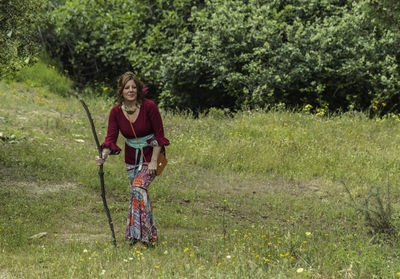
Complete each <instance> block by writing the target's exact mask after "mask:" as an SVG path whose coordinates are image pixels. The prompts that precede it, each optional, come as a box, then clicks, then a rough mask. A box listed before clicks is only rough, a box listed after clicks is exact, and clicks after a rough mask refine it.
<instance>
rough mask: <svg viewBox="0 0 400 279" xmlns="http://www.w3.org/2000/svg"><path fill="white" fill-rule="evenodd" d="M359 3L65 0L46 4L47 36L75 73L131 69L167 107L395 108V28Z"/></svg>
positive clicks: (93, 75) (109, 75)
mask: <svg viewBox="0 0 400 279" xmlns="http://www.w3.org/2000/svg"><path fill="white" fill-rule="evenodd" d="M371 1H372V0H371ZM371 3H372V2H371ZM385 3H386V2H385ZM365 7H366V6H365V2H353V1H347V0H332V1H317V0H311V1H300V0H286V1H275V0H274V1H258V0H250V1H245V2H243V1H239V0H229V1H219V0H208V1H204V2H203V1H199V0H198V1H195V0H160V1H144V0H140V1H122V0H113V1H93V0H84V1H78V0H72V1H67V2H66V3H65V4H64V5H61V6H59V7H58V8H57V9H55V10H54V11H53V12H52V13H51V25H52V26H53V27H54V29H53V32H54V35H55V37H54V38H53V39H52V40H50V41H49V44H50V46H51V47H50V50H51V51H52V52H53V54H54V55H57V56H60V57H61V59H62V60H63V62H64V64H65V66H66V67H67V68H68V70H69V71H70V74H71V75H72V77H73V78H74V80H77V81H79V82H81V83H85V82H87V81H91V82H94V81H95V82H97V83H99V82H100V83H102V82H105V83H107V84H111V86H115V83H116V82H115V81H116V78H117V77H118V76H119V75H120V74H121V73H122V72H124V71H126V70H133V71H134V72H136V73H137V74H138V75H139V76H140V77H141V78H142V79H143V80H144V81H145V83H147V84H148V85H149V86H150V92H152V96H153V98H158V100H159V103H160V105H161V106H164V107H167V108H179V109H185V108H186V109H187V108H189V109H192V110H200V111H201V110H203V109H205V108H210V107H217V108H222V107H225V108H231V109H243V108H246V107H267V106H270V107H271V106H274V105H275V104H279V103H284V104H286V105H287V106H288V107H297V106H304V105H306V104H311V105H313V106H314V107H324V108H327V109H329V110H331V111H335V110H348V109H356V110H366V109H368V108H371V109H372V108H373V106H374V105H375V102H376V101H378V102H380V103H385V104H386V106H385V108H384V109H382V110H379V112H380V113H381V114H385V113H389V112H398V111H399V110H400V107H398V104H397V102H396V100H397V99H398V98H399V94H400V93H399V92H400V90H399V89H400V81H399V80H400V71H399V68H398V63H399V53H400V52H399V48H400V47H399V46H400V35H399V34H398V33H397V32H392V31H389V30H385V29H383V28H381V27H379V26H378V27H377V26H376V25H374V24H373V23H372V22H371V21H370V20H369V17H368V16H367V15H366V14H365V13H364V10H365ZM50 37H51V36H50Z"/></svg>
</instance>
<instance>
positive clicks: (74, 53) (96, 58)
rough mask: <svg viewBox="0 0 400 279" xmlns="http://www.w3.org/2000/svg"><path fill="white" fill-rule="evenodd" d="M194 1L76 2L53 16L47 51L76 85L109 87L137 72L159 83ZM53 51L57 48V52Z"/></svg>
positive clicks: (54, 12)
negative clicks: (97, 83) (160, 72)
mask: <svg viewBox="0 0 400 279" xmlns="http://www.w3.org/2000/svg"><path fill="white" fill-rule="evenodd" d="M194 2H195V1H192V0H176V1H174V0H170V1H146V0H129V1H126V0H112V1H104V0H102V1H93V0H72V1H67V2H66V3H65V5H63V6H60V7H59V8H57V9H55V10H54V11H53V12H52V13H51V17H50V18H51V21H50V25H51V26H52V27H53V32H54V34H55V35H56V38H55V39H54V38H51V37H50V36H49V41H48V44H49V50H50V51H51V52H52V53H53V55H56V56H60V57H61V58H62V59H63V60H64V63H65V66H66V67H67V68H68V70H69V71H70V74H71V75H72V76H73V77H74V79H75V80H76V81H78V82H81V83H85V82H87V81H94V80H97V81H106V82H110V83H111V84H114V82H115V79H116V77H118V76H119V75H120V74H121V73H122V72H124V71H126V70H133V71H134V72H136V73H137V74H138V75H139V76H141V77H142V78H144V79H145V80H146V83H150V84H153V83H156V81H157V80H158V77H157V71H158V69H159V67H160V64H161V63H162V61H161V54H163V53H168V52H169V51H170V50H171V49H172V48H173V45H174V40H175V38H176V33H177V32H183V30H185V28H186V26H185V24H184V23H185V18H187V17H188V13H189V14H190V7H191V5H192V4H193V3H194ZM54 46H55V47H54Z"/></svg>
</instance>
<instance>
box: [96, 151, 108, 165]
mask: <svg viewBox="0 0 400 279" xmlns="http://www.w3.org/2000/svg"><path fill="white" fill-rule="evenodd" d="M110 153H111V150H110V149H108V148H104V149H103V151H102V152H101V157H99V156H96V165H98V166H101V165H103V164H104V162H105V161H106V159H107V157H108V155H109V154H110Z"/></svg>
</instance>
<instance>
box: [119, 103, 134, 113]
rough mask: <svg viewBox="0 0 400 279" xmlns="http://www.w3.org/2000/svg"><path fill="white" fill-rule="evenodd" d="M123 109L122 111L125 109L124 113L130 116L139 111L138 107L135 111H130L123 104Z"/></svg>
mask: <svg viewBox="0 0 400 279" xmlns="http://www.w3.org/2000/svg"><path fill="white" fill-rule="evenodd" d="M121 107H122V109H123V110H124V111H126V113H127V114H129V115H131V114H134V113H135V112H136V111H137V109H138V107H135V109H133V110H129V109H128V108H127V107H126V106H125V104H122V106H121Z"/></svg>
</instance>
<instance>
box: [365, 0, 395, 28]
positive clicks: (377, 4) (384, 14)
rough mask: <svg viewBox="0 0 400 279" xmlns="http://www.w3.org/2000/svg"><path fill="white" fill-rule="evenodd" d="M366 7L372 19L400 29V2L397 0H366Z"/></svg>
mask: <svg viewBox="0 0 400 279" xmlns="http://www.w3.org/2000/svg"><path fill="white" fill-rule="evenodd" d="M363 4H364V5H365V6H364V8H365V10H366V11H367V13H368V14H369V16H370V17H371V19H372V20H373V21H375V22H378V23H379V24H382V25H383V26H385V27H388V28H390V29H393V30H395V31H398V30H399V26H400V2H399V1H397V0H379V1H378V0H364V1H363Z"/></svg>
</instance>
